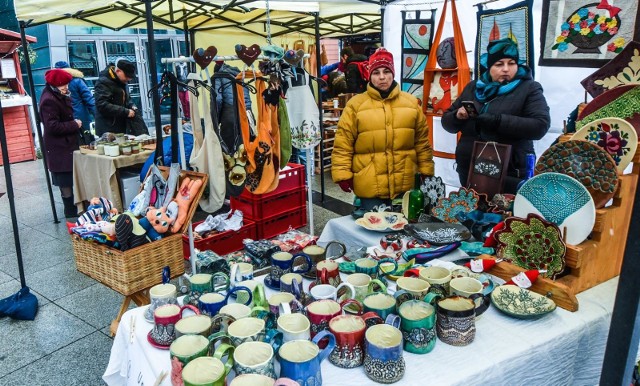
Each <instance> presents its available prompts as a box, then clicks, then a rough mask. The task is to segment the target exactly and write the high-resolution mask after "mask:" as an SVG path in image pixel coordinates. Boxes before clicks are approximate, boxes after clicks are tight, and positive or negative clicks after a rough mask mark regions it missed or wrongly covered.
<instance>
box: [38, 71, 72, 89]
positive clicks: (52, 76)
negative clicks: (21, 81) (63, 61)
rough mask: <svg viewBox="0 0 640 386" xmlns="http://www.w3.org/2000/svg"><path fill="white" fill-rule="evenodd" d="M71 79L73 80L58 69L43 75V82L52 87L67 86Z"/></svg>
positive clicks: (66, 73) (69, 75)
mask: <svg viewBox="0 0 640 386" xmlns="http://www.w3.org/2000/svg"><path fill="white" fill-rule="evenodd" d="M71 79H73V76H72V75H71V74H69V73H68V72H66V71H65V70H62V69H59V68H54V69H53V70H49V71H47V72H45V73H44V80H45V82H47V84H50V85H52V86H53V87H60V86H64V85H65V84H69V82H71Z"/></svg>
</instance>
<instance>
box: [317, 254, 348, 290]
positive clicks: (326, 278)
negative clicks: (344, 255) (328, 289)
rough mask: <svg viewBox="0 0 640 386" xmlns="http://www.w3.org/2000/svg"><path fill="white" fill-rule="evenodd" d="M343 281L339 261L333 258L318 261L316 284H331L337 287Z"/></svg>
mask: <svg viewBox="0 0 640 386" xmlns="http://www.w3.org/2000/svg"><path fill="white" fill-rule="evenodd" d="M341 282H342V280H341V279H340V271H339V270H338V263H336V262H335V261H333V260H322V261H320V262H318V264H317V265H316V281H315V284H331V285H332V286H334V287H337V286H338V285H339V284H340V283H341Z"/></svg>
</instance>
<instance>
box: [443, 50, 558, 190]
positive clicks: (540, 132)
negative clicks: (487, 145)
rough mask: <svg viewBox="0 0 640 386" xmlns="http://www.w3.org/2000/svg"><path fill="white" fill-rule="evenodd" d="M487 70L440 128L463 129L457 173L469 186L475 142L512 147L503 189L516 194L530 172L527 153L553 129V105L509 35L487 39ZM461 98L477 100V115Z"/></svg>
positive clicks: (471, 84)
mask: <svg viewBox="0 0 640 386" xmlns="http://www.w3.org/2000/svg"><path fill="white" fill-rule="evenodd" d="M486 68H488V70H487V71H485V72H484V73H483V74H482V75H481V76H480V77H479V79H477V80H475V81H473V82H470V83H469V84H468V85H467V86H466V87H465V88H464V90H463V91H462V94H460V96H459V97H458V99H456V101H455V102H453V104H452V105H451V107H449V109H448V110H447V111H446V112H445V113H444V115H443V117H442V126H443V127H444V129H445V130H446V131H448V132H450V133H453V134H456V133H458V132H460V133H462V135H461V137H460V141H459V142H458V146H457V147H456V163H457V166H456V171H457V172H458V176H459V178H460V184H461V185H462V186H466V185H467V176H468V174H469V166H470V162H471V156H472V152H473V143H474V142H475V141H484V142H486V141H494V142H499V143H504V144H509V145H511V159H510V162H509V168H508V172H507V178H506V179H505V187H504V192H505V193H515V190H516V188H517V185H518V183H519V182H520V181H521V180H522V178H524V177H525V176H526V170H527V160H526V158H527V153H533V154H535V151H534V148H533V141H534V140H539V139H541V138H542V137H544V135H545V134H546V133H547V131H548V130H549V125H550V122H551V118H550V116H549V106H548V105H547V101H546V100H545V98H544V95H543V94H542V86H541V85H540V83H538V82H535V81H534V80H533V79H532V77H531V70H530V69H529V68H528V67H527V66H525V65H523V64H520V63H519V55H518V47H517V46H516V44H515V43H514V42H513V41H512V40H511V39H509V38H505V39H500V40H494V41H491V42H489V45H488V46H487V66H486ZM462 101H473V102H474V105H475V107H476V110H477V111H478V113H479V115H477V116H470V115H469V113H468V112H467V110H466V109H465V108H464V107H462Z"/></svg>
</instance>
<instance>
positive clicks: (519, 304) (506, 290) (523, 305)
mask: <svg viewBox="0 0 640 386" xmlns="http://www.w3.org/2000/svg"><path fill="white" fill-rule="evenodd" d="M491 303H493V306H494V307H496V308H497V309H498V310H500V311H501V312H503V313H505V314H507V315H509V316H512V317H514V318H518V319H535V318H539V317H541V316H543V315H546V314H548V313H550V312H552V311H553V310H555V309H556V303H555V302H554V301H553V300H551V299H549V298H547V297H545V296H542V295H540V294H537V293H535V292H533V291H529V290H528V289H525V288H520V287H518V286H515V285H503V286H499V287H497V288H496V289H494V290H493V292H492V293H491Z"/></svg>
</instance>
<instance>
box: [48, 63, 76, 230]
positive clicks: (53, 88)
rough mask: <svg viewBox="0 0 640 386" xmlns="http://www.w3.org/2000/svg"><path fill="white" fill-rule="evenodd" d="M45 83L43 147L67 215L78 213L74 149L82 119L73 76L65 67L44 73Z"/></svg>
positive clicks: (71, 215) (73, 215)
mask: <svg viewBox="0 0 640 386" xmlns="http://www.w3.org/2000/svg"><path fill="white" fill-rule="evenodd" d="M44 79H45V81H46V85H45V86H44V89H43V90H42V95H41V96H40V118H41V120H42V125H43V126H44V150H45V151H46V154H47V167H48V168H49V171H50V172H51V179H52V180H53V184H54V185H56V186H58V187H59V188H60V195H61V196H62V202H63V203H64V216H65V217H67V218H71V217H77V216H78V213H77V209H76V206H75V205H74V199H73V152H74V151H75V150H78V138H79V134H80V127H82V121H81V120H79V119H74V117H73V107H72V106H71V98H70V97H69V95H70V94H69V82H71V79H73V76H72V75H71V74H69V73H68V72H67V71H65V70H61V69H57V68H56V69H53V70H49V71H47V72H46V73H45V75H44Z"/></svg>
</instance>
